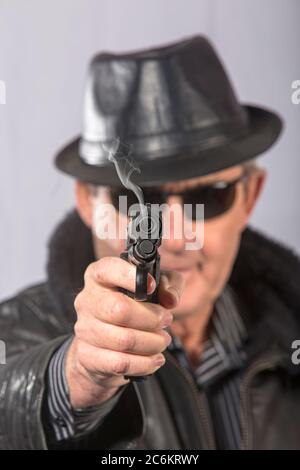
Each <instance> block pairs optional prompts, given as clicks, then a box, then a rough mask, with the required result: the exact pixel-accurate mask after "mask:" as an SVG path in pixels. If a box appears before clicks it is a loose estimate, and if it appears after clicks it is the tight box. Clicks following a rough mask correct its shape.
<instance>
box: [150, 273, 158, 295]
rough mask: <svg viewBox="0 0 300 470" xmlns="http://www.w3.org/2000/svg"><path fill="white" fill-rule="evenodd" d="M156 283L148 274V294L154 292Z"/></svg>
mask: <svg viewBox="0 0 300 470" xmlns="http://www.w3.org/2000/svg"><path fill="white" fill-rule="evenodd" d="M155 287H156V282H155V279H154V277H153V276H151V274H148V294H152V293H153V292H154V290H155Z"/></svg>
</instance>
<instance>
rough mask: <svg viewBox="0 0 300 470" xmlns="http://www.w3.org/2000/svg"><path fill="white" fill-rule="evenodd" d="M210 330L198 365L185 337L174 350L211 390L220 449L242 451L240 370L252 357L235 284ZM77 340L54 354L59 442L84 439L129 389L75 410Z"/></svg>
mask: <svg viewBox="0 0 300 470" xmlns="http://www.w3.org/2000/svg"><path fill="white" fill-rule="evenodd" d="M208 331H209V336H208V340H207V341H206V343H205V345H204V349H203V352H202V353H201V356H200V358H199V361H198V365H197V367H194V366H192V364H191V361H190V359H189V357H188V355H187V353H186V351H185V349H184V346H183V345H182V343H181V341H180V340H179V338H178V337H176V336H174V335H172V334H171V335H172V342H171V343H170V345H169V346H168V350H169V351H170V352H171V353H172V354H173V355H174V356H175V357H176V358H177V360H178V361H179V362H180V363H181V365H182V366H183V367H185V368H186V369H187V370H188V371H189V372H190V374H191V375H192V377H193V379H194V380H195V382H196V384H197V386H198V387H199V389H202V390H203V391H204V392H205V393H206V396H207V399H208V403H209V408H210V413H211V417H212V423H213V426H214V431H215V438H216V442H217V447H218V448H219V449H239V448H240V441H241V429H240V411H239V407H240V397H239V388H240V370H241V368H242V366H243V364H244V361H245V359H246V358H245V354H244V351H243V344H244V341H245V340H246V338H247V333H246V330H245V327H244V324H243V322H242V319H241V317H240V315H239V312H238V308H237V304H236V298H235V293H234V292H233V291H232V289H231V288H230V287H229V286H226V288H225V289H224V290H223V292H222V293H221V295H220V296H219V298H218V299H217V301H216V302H215V305H214V311H213V314H212V317H211V322H210V325H209V330H208ZM71 340H72V338H71V339H69V340H67V341H66V342H65V343H64V344H63V345H62V346H61V347H60V348H59V349H58V351H57V352H56V353H55V354H54V356H53V357H52V359H51V361H50V364H49V369H48V409H49V414H50V416H49V421H50V425H51V427H52V429H53V432H54V435H55V438H56V440H57V441H61V440H65V439H70V438H72V437H78V436H79V435H81V434H84V433H87V432H89V431H91V430H93V429H94V428H96V427H97V426H99V424H100V423H101V421H102V420H103V419H104V418H105V416H107V415H108V413H109V412H110V411H111V410H112V409H113V408H114V406H115V405H116V403H117V401H118V400H119V397H120V395H121V394H122V392H123V390H124V389H125V387H126V385H124V386H123V387H121V388H120V389H119V390H118V392H117V393H116V395H114V396H113V397H112V398H110V399H109V400H107V401H106V402H105V403H102V404H101V405H96V406H90V407H87V408H84V409H74V408H72V406H71V404H70V399H69V391H68V386H67V381H66V377H65V367H64V363H65V358H66V352H67V350H68V347H69V345H70V342H71Z"/></svg>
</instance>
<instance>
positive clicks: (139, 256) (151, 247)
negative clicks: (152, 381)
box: [119, 203, 162, 382]
mask: <svg viewBox="0 0 300 470" xmlns="http://www.w3.org/2000/svg"><path fill="white" fill-rule="evenodd" d="M135 206H137V207H138V208H137V207H136V208H134V207H133V210H132V208H130V211H129V217H130V220H129V224H128V227H127V244H126V249H125V251H124V252H123V253H121V255H120V257H121V258H122V259H124V260H126V261H129V262H130V263H132V264H134V265H135V266H136V284H135V292H131V291H129V290H127V289H123V288H119V290H120V291H121V292H123V293H124V294H126V295H128V296H129V297H131V298H134V299H135V300H138V301H140V302H152V303H158V286H159V280H160V255H159V253H158V248H159V246H160V244H161V239H162V214H161V210H160V209H159V206H158V205H157V204H149V203H146V204H144V205H143V206H141V205H140V204H136V205H135ZM148 273H150V274H151V275H152V276H153V277H154V279H155V282H156V286H155V290H154V292H153V293H152V294H148V293H147V285H148V282H147V281H148ZM149 375H152V374H149ZM147 377H148V376H127V375H126V376H125V378H126V379H130V380H133V381H137V382H138V381H141V380H145V379H146V378H147Z"/></svg>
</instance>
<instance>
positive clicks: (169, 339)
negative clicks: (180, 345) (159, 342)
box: [162, 330, 172, 346]
mask: <svg viewBox="0 0 300 470" xmlns="http://www.w3.org/2000/svg"><path fill="white" fill-rule="evenodd" d="M162 334H163V335H164V338H165V340H166V346H169V344H170V343H171V341H172V337H171V335H169V333H167V331H165V330H162Z"/></svg>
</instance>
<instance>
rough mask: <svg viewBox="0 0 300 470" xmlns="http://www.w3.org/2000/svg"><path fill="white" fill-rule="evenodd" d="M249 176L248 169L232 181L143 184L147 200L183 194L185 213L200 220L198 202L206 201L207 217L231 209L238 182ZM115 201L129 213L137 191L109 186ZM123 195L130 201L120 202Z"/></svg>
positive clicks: (156, 201)
mask: <svg viewBox="0 0 300 470" xmlns="http://www.w3.org/2000/svg"><path fill="white" fill-rule="evenodd" d="M248 176H249V172H248V171H244V172H243V173H242V174H241V175H240V176H239V177H238V178H236V179H235V180H233V181H217V182H215V183H213V184H210V185H198V186H196V187H193V188H190V189H185V190H183V191H165V190H163V189H161V188H159V187H158V186H153V187H147V186H144V187H142V190H143V194H144V200H145V203H150V204H159V205H161V204H164V203H166V202H167V199H168V197H169V196H180V197H181V198H182V203H183V204H188V210H187V211H186V212H185V214H186V216H187V217H189V218H190V219H192V220H197V204H204V218H205V219H211V218H214V217H217V216H218V215H221V214H224V212H226V211H228V210H229V209H230V208H231V206H232V204H233V202H234V201H235V196H236V186H237V184H238V183H240V182H242V181H245V180H246V179H247V178H248ZM110 195H111V199H112V204H113V206H114V207H115V209H117V210H118V211H120V212H122V213H125V211H126V210H127V212H126V215H127V214H128V209H129V208H130V206H132V205H133V204H137V198H136V196H135V194H134V193H133V192H132V191H131V190H129V189H127V188H125V187H124V186H118V187H116V186H113V187H111V188H110ZM121 196H126V197H127V204H126V205H125V206H126V207H124V205H123V204H119V202H120V201H119V198H120V197H121Z"/></svg>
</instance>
